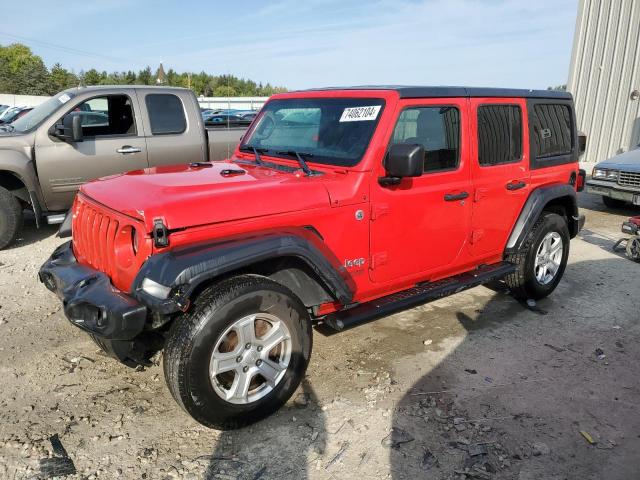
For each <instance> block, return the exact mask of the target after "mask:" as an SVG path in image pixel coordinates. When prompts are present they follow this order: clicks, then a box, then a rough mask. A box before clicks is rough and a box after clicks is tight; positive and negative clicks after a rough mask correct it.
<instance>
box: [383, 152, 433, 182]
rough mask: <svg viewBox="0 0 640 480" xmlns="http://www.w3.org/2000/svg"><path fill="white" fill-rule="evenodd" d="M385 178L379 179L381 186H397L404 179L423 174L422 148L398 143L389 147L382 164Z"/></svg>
mask: <svg viewBox="0 0 640 480" xmlns="http://www.w3.org/2000/svg"><path fill="white" fill-rule="evenodd" d="M384 168H385V170H386V171H387V176H386V177H382V178H380V179H379V182H380V184H381V185H397V184H398V183H400V180H401V179H403V178H404V177H419V176H421V175H422V173H423V172H424V147H423V146H422V145H411V144H407V143H398V144H396V145H391V148H390V149H389V153H388V154H387V158H386V160H385V162H384Z"/></svg>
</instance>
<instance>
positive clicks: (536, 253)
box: [505, 212, 569, 300]
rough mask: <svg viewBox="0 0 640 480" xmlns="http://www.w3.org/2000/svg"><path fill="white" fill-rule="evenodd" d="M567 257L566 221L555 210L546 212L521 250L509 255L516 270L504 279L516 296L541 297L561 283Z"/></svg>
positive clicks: (567, 230) (526, 297)
mask: <svg viewBox="0 0 640 480" xmlns="http://www.w3.org/2000/svg"><path fill="white" fill-rule="evenodd" d="M568 258H569V229H568V228H567V222H566V221H565V219H564V217H562V216H560V215H558V214H556V213H549V212H545V213H543V214H542V216H541V217H540V218H539V219H538V221H537V222H536V223H535V225H534V226H533V228H532V229H531V232H529V235H528V236H527V240H526V241H525V243H524V245H523V246H522V247H521V249H520V251H519V252H517V253H515V254H511V255H509V256H508V257H507V260H508V261H510V262H512V263H514V264H515V265H516V266H517V269H516V271H515V272H514V273H512V274H510V275H508V276H507V277H505V282H506V284H507V286H508V287H509V289H510V290H511V292H512V293H513V294H514V295H515V296H516V297H518V298H522V299H533V300H539V299H541V298H544V297H546V296H547V295H549V294H550V293H551V292H553V291H554V290H555V288H556V287H557V286H558V283H560V279H561V278H562V274H563V273H564V270H565V268H566V266H567V260H568Z"/></svg>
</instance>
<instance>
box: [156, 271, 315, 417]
mask: <svg viewBox="0 0 640 480" xmlns="http://www.w3.org/2000/svg"><path fill="white" fill-rule="evenodd" d="M265 309H268V312H266V311H265ZM257 312H263V313H269V314H272V315H275V316H276V317H278V318H279V319H280V320H281V321H283V322H284V323H285V324H286V326H287V328H288V330H289V332H290V335H291V342H292V343H291V345H292V351H291V358H290V361H289V366H288V369H287V371H286V373H285V374H284V377H282V379H281V380H280V381H279V383H278V384H277V385H276V386H275V387H274V388H273V390H272V391H271V392H269V393H268V394H267V395H266V396H264V397H262V398H260V399H258V400H256V401H255V402H252V403H249V404H234V403H230V402H228V401H226V400H224V399H223V398H222V397H221V396H220V395H218V394H217V393H216V392H215V390H214V388H213V385H212V382H211V379H210V376H209V363H210V359H211V355H212V352H213V349H214V347H215V345H216V342H217V341H218V339H219V338H220V336H221V335H222V334H223V332H224V331H225V330H226V329H227V328H228V327H229V326H230V325H231V324H232V323H233V322H234V321H236V320H237V319H238V318H242V317H243V316H246V315H251V314H253V313H257ZM311 349H312V329H311V321H310V318H309V314H308V312H307V310H306V308H305V307H304V305H303V304H302V302H301V301H300V300H299V299H298V298H297V297H296V296H295V294H294V293H293V292H291V291H290V290H289V289H288V288H286V287H284V286H282V285H280V284H278V283H276V282H273V281H272V280H270V279H268V278H265V277H260V276H257V275H241V276H237V277H233V278H230V279H227V280H224V281H222V282H220V283H218V284H214V285H212V286H210V287H208V288H207V289H205V290H203V291H202V293H201V294H200V295H199V296H198V297H197V299H196V300H195V302H194V304H193V307H192V308H191V310H190V311H189V312H187V313H185V314H183V315H180V316H179V317H178V318H176V319H175V320H174V322H173V324H172V326H171V328H170V330H169V332H168V337H167V342H166V345H165V350H164V356H163V365H164V374H165V380H166V383H167V386H168V387H169V390H170V392H171V394H172V395H173V398H174V399H175V400H176V402H177V403H178V404H179V405H180V406H181V407H182V408H183V409H184V410H186V412H187V413H189V414H190V415H191V416H192V417H193V418H194V419H195V420H197V421H198V422H200V423H201V424H203V425H205V426H207V427H211V428H216V429H221V430H229V429H234V428H239V427H242V426H245V425H248V424H251V423H254V422H256V421H258V420H260V419H262V418H264V417H266V416H268V415H270V414H271V413H273V412H275V411H276V410H278V409H279V408H280V407H281V406H282V405H284V404H285V403H286V402H287V400H288V399H289V398H290V397H291V395H292V394H293V393H294V392H295V390H296V388H297V387H298V385H299V384H300V382H301V381H302V379H303V377H304V374H305V372H306V369H307V365H308V364H309V358H310V357H311Z"/></svg>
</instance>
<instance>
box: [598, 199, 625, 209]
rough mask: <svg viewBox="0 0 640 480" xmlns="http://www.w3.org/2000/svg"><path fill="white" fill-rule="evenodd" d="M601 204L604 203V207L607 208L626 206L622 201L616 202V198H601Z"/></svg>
mask: <svg viewBox="0 0 640 480" xmlns="http://www.w3.org/2000/svg"><path fill="white" fill-rule="evenodd" d="M602 203H604V204H605V206H607V207H609V208H624V207H625V205H626V204H627V202H625V201H624V200H618V199H617V198H611V197H605V196H603V197H602Z"/></svg>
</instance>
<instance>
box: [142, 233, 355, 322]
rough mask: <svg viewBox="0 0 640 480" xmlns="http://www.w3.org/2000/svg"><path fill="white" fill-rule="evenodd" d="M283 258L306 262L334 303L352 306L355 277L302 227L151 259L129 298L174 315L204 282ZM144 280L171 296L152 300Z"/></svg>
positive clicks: (179, 250) (202, 245)
mask: <svg viewBox="0 0 640 480" xmlns="http://www.w3.org/2000/svg"><path fill="white" fill-rule="evenodd" d="M283 257H294V258H296V259H299V260H301V261H302V262H304V263H305V264H306V265H307V266H308V267H309V268H310V269H312V271H313V272H314V273H315V274H316V275H317V277H318V278H319V279H320V281H321V282H322V284H323V287H324V288H325V289H326V290H327V292H328V293H329V294H330V295H331V297H332V298H333V299H335V300H336V301H338V302H340V303H342V304H345V305H346V304H349V303H351V300H352V298H353V292H354V290H355V283H354V281H353V279H352V278H351V276H350V275H349V274H348V273H347V271H346V269H345V268H344V266H342V265H341V264H340V262H339V261H338V259H337V258H336V257H335V255H334V254H333V253H332V252H331V250H329V248H328V247H327V246H326V244H325V243H324V242H323V240H322V239H321V238H320V237H319V236H318V235H317V234H315V233H313V232H312V231H310V230H307V229H305V228H302V227H299V228H290V229H286V230H272V231H267V232H260V233H253V234H251V235H243V236H237V237H233V238H224V239H216V240H213V241H211V242H203V243H197V244H193V245H188V246H184V247H177V248H175V249H172V250H169V251H166V252H162V253H158V254H156V255H152V256H151V257H149V258H148V259H147V261H146V262H145V263H144V265H143V266H142V268H141V269H140V271H139V272H138V275H137V276H136V278H135V280H134V282H133V286H132V291H131V294H132V295H133V296H134V297H135V298H137V299H138V300H139V301H140V302H142V303H144V304H145V305H147V306H149V308H150V309H151V310H155V311H157V312H159V313H163V314H167V313H172V312H176V311H178V310H179V309H180V304H181V303H183V302H184V301H185V300H188V299H190V298H191V297H192V295H193V293H194V291H195V290H196V289H197V288H198V287H199V286H200V285H202V284H203V283H205V282H209V281H211V280H214V279H216V278H219V277H222V276H224V275H225V274H228V273H230V272H234V271H238V270H242V271H243V272H244V273H251V266H252V265H256V264H259V263H261V262H265V261H269V260H274V261H276V260H279V259H281V258H283ZM145 278H148V279H150V280H153V281H154V282H157V283H159V284H160V285H163V286H166V287H171V289H172V294H171V295H170V296H169V298H168V299H167V300H159V299H157V298H155V297H152V296H151V295H149V294H148V293H147V292H145V291H143V290H142V282H143V280H144V279H145ZM183 305H184V303H183Z"/></svg>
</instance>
